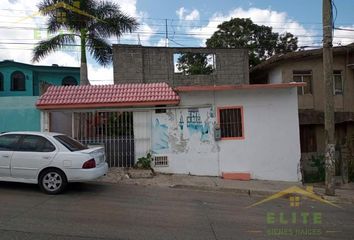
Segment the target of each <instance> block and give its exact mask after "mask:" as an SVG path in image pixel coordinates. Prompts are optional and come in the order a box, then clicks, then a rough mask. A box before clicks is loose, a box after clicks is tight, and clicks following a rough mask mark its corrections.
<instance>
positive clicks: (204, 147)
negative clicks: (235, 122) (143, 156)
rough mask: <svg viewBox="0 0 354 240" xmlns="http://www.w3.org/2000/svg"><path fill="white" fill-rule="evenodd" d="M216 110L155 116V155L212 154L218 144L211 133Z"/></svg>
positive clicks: (177, 112)
mask: <svg viewBox="0 0 354 240" xmlns="http://www.w3.org/2000/svg"><path fill="white" fill-rule="evenodd" d="M214 116H215V113H214V109H213V108H202V109H199V108H190V109H183V110H180V109H179V110H174V111H171V112H169V113H168V114H167V113H166V114H155V115H154V124H153V126H152V151H153V152H154V153H167V152H174V153H186V152H189V151H191V150H193V151H197V152H210V151H212V150H210V149H211V148H212V149H213V146H214V145H215V142H214V137H213V133H212V129H213V124H214V122H215V118H214Z"/></svg>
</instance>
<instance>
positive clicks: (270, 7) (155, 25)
mask: <svg viewBox="0 0 354 240" xmlns="http://www.w3.org/2000/svg"><path fill="white" fill-rule="evenodd" d="M40 1H41V0H31V1H29V0H1V3H0V61H1V60H5V59H10V60H14V61H18V62H24V63H30V64H32V62H31V58H32V49H33V47H34V46H35V44H36V43H37V42H38V41H40V40H44V39H48V38H49V37H51V36H50V35H48V34H47V32H46V30H45V27H46V25H45V23H46V19H45V18H44V17H42V16H40V15H39V14H38V9H37V7H36V6H37V5H38V3H39V2H40ZM106 1H112V2H116V3H118V4H119V5H120V7H121V10H122V11H123V12H124V13H126V14H128V15H130V16H133V17H135V18H136V19H137V20H138V22H139V23H140V27H139V29H138V30H137V31H136V32H134V33H132V34H125V35H124V36H122V38H120V39H119V41H118V40H117V39H115V38H114V37H112V38H110V39H108V40H109V41H110V42H111V43H112V44H116V43H125V44H142V45H143V46H166V45H168V46H170V47H200V46H205V41H206V39H208V38H209V37H210V36H211V35H212V34H213V33H214V32H215V31H216V30H217V26H218V25H219V24H220V23H222V22H224V21H228V20H230V19H231V18H236V17H238V18H251V19H252V21H253V22H254V23H256V24H258V25H266V26H271V27H272V28H273V31H274V32H279V33H284V32H286V31H288V32H291V33H293V34H294V35H295V36H297V37H298V40H299V42H298V45H299V46H307V47H309V48H314V47H320V46H321V41H322V0H296V1H288V0H220V1H215V0H188V1H187V0H181V1H171V0H168V1H166V0H106ZM334 4H335V9H336V11H334V16H335V27H338V28H342V29H347V30H346V31H342V30H335V31H334V40H333V43H334V45H336V46H338V45H346V44H349V43H351V42H354V14H353V10H354V0H334ZM166 26H167V36H168V41H167V40H166ZM351 29H352V30H353V31H348V30H351ZM35 64H39V65H51V64H59V65H60V66H77V67H78V66H80V54H79V50H78V49H77V47H67V48H64V49H63V50H61V51H58V52H55V53H53V54H50V55H48V57H46V58H44V59H43V60H41V61H40V62H38V63H35ZM88 73H89V80H90V82H91V84H109V83H113V69H112V65H110V66H108V67H105V68H104V67H101V66H100V65H99V64H97V63H96V62H95V61H94V60H93V59H92V58H89V59H88Z"/></svg>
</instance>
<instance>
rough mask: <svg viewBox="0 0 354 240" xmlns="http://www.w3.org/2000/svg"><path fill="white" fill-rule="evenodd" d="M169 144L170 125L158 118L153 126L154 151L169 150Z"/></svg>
mask: <svg viewBox="0 0 354 240" xmlns="http://www.w3.org/2000/svg"><path fill="white" fill-rule="evenodd" d="M168 147H169V144H168V127H167V125H166V124H161V123H160V120H159V119H158V118H156V120H155V123H153V126H152V149H151V150H152V152H153V153H162V152H164V151H165V150H167V149H168Z"/></svg>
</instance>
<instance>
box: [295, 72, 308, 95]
mask: <svg viewBox="0 0 354 240" xmlns="http://www.w3.org/2000/svg"><path fill="white" fill-rule="evenodd" d="M293 81H294V82H304V83H306V86H304V87H298V89H297V93H298V95H304V94H311V93H312V89H311V85H312V71H311V70H306V71H293Z"/></svg>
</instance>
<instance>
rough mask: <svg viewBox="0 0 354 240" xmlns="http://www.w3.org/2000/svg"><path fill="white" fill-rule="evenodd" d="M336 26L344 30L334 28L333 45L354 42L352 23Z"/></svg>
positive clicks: (353, 26)
mask: <svg viewBox="0 0 354 240" xmlns="http://www.w3.org/2000/svg"><path fill="white" fill-rule="evenodd" d="M338 28H341V29H345V30H338V29H335V30H334V34H333V45H335V46H340V45H348V44H351V43H353V42H354V25H351V26H339V27H338Z"/></svg>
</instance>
